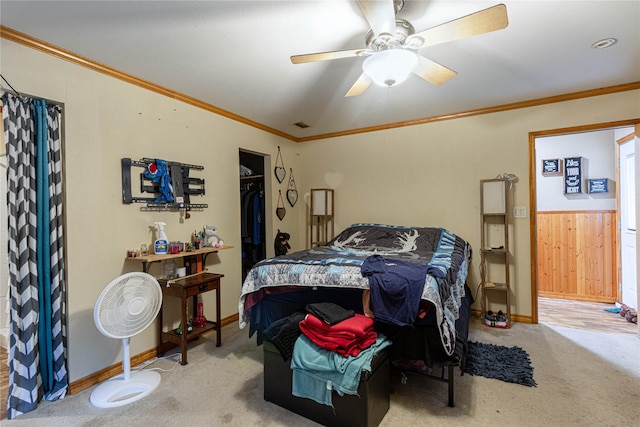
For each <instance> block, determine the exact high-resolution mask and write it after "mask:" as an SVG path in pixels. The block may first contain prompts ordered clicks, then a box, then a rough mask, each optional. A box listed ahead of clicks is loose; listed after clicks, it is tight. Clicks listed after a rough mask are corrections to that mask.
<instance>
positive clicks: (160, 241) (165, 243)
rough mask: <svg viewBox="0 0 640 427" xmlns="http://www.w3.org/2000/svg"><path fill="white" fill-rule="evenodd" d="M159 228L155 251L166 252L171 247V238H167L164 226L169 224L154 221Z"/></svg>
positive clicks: (154, 246)
mask: <svg viewBox="0 0 640 427" xmlns="http://www.w3.org/2000/svg"><path fill="white" fill-rule="evenodd" d="M153 224H154V225H155V227H156V230H158V234H157V238H156V241H155V243H154V245H153V252H154V253H156V254H166V253H167V250H168V248H169V239H167V235H166V234H165V232H164V226H165V225H167V224H165V223H164V222H154V223H153Z"/></svg>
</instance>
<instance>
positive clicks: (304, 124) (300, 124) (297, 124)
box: [293, 122, 309, 129]
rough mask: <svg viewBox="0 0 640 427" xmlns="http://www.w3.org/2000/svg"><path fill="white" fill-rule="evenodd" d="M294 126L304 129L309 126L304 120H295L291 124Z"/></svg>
mask: <svg viewBox="0 0 640 427" xmlns="http://www.w3.org/2000/svg"><path fill="white" fill-rule="evenodd" d="M293 125H294V126H298V127H299V128H300V129H306V128H308V127H309V125H308V124H306V123H305V122H296V123H294V124H293Z"/></svg>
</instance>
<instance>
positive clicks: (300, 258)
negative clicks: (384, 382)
mask: <svg viewBox="0 0 640 427" xmlns="http://www.w3.org/2000/svg"><path fill="white" fill-rule="evenodd" d="M470 260H471V246H470V245H469V244H468V242H466V241H465V240H464V239H462V238H461V237H459V236H457V235H455V234H454V233H452V232H450V231H448V230H446V229H444V228H435V227H409V226H396V225H384V224H353V225H351V226H350V227H347V228H346V229H345V230H344V231H342V232H341V233H340V234H338V235H337V236H336V237H335V238H334V239H332V240H331V241H330V242H328V243H327V245H325V246H320V247H314V248H311V249H307V250H303V251H299V252H295V253H292V254H288V255H282V256H278V257H275V258H270V259H266V260H263V261H260V262H259V263H258V264H256V265H255V266H254V267H253V268H252V269H251V271H250V272H249V273H248V275H247V277H246V278H245V281H244V283H243V286H242V291H241V295H240V298H239V303H238V310H239V323H240V327H241V328H245V327H247V326H248V327H249V336H253V335H254V334H255V335H257V343H258V345H260V344H262V342H263V338H264V332H265V330H266V329H267V328H268V327H269V326H270V325H271V324H273V323H274V322H276V321H278V320H281V319H283V318H285V317H287V316H289V315H291V314H292V313H294V312H296V311H299V310H303V309H304V307H305V306H306V305H307V304H312V303H316V302H333V303H336V304H338V305H340V306H342V307H344V308H345V309H349V310H354V311H355V312H357V313H364V314H367V315H373V316H374V318H375V319H376V329H377V330H378V331H380V332H382V333H384V334H385V335H386V336H387V337H388V338H390V339H391V341H392V342H393V346H392V358H393V361H394V363H393V365H394V366H395V367H396V368H398V369H400V370H401V371H402V372H403V373H402V376H403V378H406V376H405V372H406V373H409V372H412V373H418V374H422V375H424V376H427V377H430V378H433V379H437V380H440V381H445V382H447V383H448V384H449V388H448V389H449V401H448V403H449V406H454V401H453V367H455V366H461V365H462V364H463V363H464V356H465V354H466V342H467V337H468V326H469V316H470V306H471V304H472V302H473V301H472V297H471V292H470V291H469V288H468V287H467V286H466V278H467V272H468V268H469V265H470ZM380 263H384V265H385V266H387V265H388V266H395V267H385V268H388V269H389V271H388V272H390V273H392V274H395V275H396V276H399V277H404V276H402V275H403V274H404V271H411V272H412V273H410V275H411V277H412V279H411V280H413V281H414V282H416V279H413V277H416V276H415V274H414V273H415V271H418V272H422V271H424V272H425V273H424V274H423V275H422V276H420V274H422V273H420V274H418V276H417V277H419V278H420V277H421V279H419V281H418V282H416V284H415V286H414V289H417V292H414V294H415V295H416V296H415V299H417V300H418V299H419V301H416V302H415V304H414V305H412V308H411V310H413V309H414V306H415V307H417V315H416V316H415V320H413V321H410V322H407V321H406V319H405V320H402V321H395V320H394V319H393V318H389V317H388V316H389V313H387V314H386V315H387V317H383V318H384V321H380V320H379V318H378V315H377V314H376V311H378V314H379V315H380V316H382V314H383V311H382V310H379V308H380V307H381V303H380V299H379V292H378V291H376V289H377V287H378V285H377V283H378V282H380V281H384V280H386V278H385V277H383V276H382V275H383V274H387V270H385V272H384V273H383V272H378V271H377V270H376V268H372V266H373V267H375V266H376V265H380ZM394 268H397V270H393V269H394ZM372 271H373V272H372ZM408 276H409V273H407V277H408ZM401 280H402V279H401ZM407 280H409V279H407ZM370 300H374V304H373V307H374V309H373V313H371V305H372V304H371V303H370ZM376 304H378V305H377V307H378V309H376ZM409 313H413V311H409ZM404 315H405V316H406V313H404ZM391 317H393V310H392V311H391ZM438 370H439V371H440V374H436V373H435V372H436V371H438Z"/></svg>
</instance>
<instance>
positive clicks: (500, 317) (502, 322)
mask: <svg viewBox="0 0 640 427" xmlns="http://www.w3.org/2000/svg"><path fill="white" fill-rule="evenodd" d="M508 324H509V319H507V316H505V315H504V313H503V312H502V310H500V311H498V314H496V326H497V327H502V328H506V327H507V325H508Z"/></svg>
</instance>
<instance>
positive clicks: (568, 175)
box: [564, 157, 582, 194]
mask: <svg viewBox="0 0 640 427" xmlns="http://www.w3.org/2000/svg"><path fill="white" fill-rule="evenodd" d="M580 193H582V157H566V158H565V159H564V194H580Z"/></svg>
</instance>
